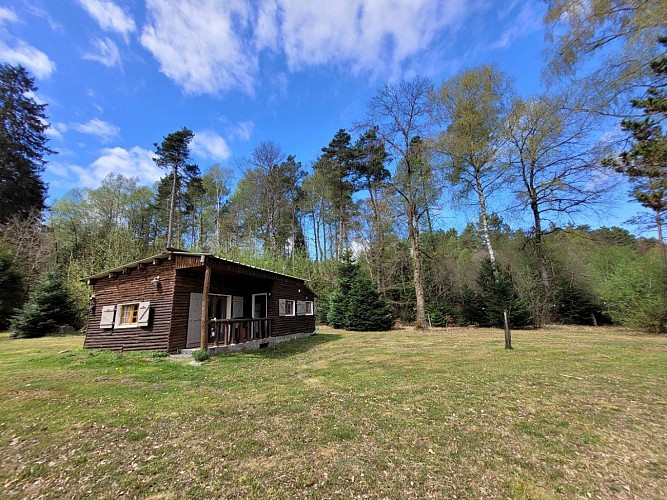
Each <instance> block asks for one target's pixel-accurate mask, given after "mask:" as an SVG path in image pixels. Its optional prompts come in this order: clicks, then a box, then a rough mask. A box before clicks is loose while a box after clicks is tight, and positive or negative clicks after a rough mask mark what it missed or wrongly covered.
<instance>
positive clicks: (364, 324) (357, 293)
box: [345, 269, 394, 332]
mask: <svg viewBox="0 0 667 500" xmlns="http://www.w3.org/2000/svg"><path fill="white" fill-rule="evenodd" d="M345 323H346V326H345V328H346V329H348V330H353V331H358V332H368V331H384V330H391V328H392V327H393V326H394V318H393V317H392V314H391V310H390V309H389V304H388V303H387V301H386V300H384V298H383V297H382V296H381V295H380V294H379V293H378V290H377V286H376V285H375V283H374V282H373V281H372V280H371V279H370V278H368V277H367V276H365V275H364V274H363V273H362V272H361V271H360V270H359V269H357V272H356V276H355V278H354V281H353V283H352V287H351V288H350V294H349V301H348V309H347V317H346V321H345Z"/></svg>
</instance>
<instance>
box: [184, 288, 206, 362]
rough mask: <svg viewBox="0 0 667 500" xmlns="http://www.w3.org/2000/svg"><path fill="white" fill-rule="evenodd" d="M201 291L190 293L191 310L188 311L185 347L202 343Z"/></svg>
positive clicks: (197, 345)
mask: <svg viewBox="0 0 667 500" xmlns="http://www.w3.org/2000/svg"><path fill="white" fill-rule="evenodd" d="M201 303H202V294H201V293H191V294H190V311H189V313H188V340H187V342H186V344H185V347H187V348H188V349H192V348H195V347H199V346H200V344H201Z"/></svg>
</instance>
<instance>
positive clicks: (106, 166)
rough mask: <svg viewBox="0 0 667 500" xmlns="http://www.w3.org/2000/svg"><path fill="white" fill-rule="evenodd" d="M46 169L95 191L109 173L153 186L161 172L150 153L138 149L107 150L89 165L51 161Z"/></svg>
mask: <svg viewBox="0 0 667 500" xmlns="http://www.w3.org/2000/svg"><path fill="white" fill-rule="evenodd" d="M47 170H48V172H49V173H50V174H52V175H55V176H57V177H61V178H66V179H70V180H72V183H75V184H76V185H78V186H80V187H89V188H95V187H98V186H99V185H100V183H101V182H102V180H104V178H105V177H106V176H107V175H109V174H110V173H114V174H121V175H123V176H125V177H136V178H137V179H138V180H139V183H140V184H152V183H154V182H156V181H158V180H159V179H160V177H162V176H163V174H164V172H163V171H162V170H161V169H160V168H159V167H158V166H157V165H156V164H155V162H154V161H153V152H152V151H149V150H147V149H144V148H141V147H139V146H134V147H133V148H131V149H129V150H127V149H124V148H121V147H115V148H106V149H103V150H102V154H101V155H100V156H99V157H98V158H97V159H96V160H95V161H93V162H92V163H91V164H90V165H89V166H87V167H82V166H79V165H71V164H63V163H57V162H50V163H49V164H48V167H47Z"/></svg>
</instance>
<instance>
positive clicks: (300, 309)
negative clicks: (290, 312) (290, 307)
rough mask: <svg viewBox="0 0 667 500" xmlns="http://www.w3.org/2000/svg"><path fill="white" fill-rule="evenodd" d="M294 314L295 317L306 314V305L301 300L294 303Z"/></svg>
mask: <svg viewBox="0 0 667 500" xmlns="http://www.w3.org/2000/svg"><path fill="white" fill-rule="evenodd" d="M296 314H297V316H303V315H304V314H306V303H305V302H304V301H302V300H297V301H296Z"/></svg>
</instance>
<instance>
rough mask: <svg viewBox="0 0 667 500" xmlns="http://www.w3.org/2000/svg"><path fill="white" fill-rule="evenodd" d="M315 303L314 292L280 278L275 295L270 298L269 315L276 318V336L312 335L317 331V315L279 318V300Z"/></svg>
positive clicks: (301, 284) (275, 285) (293, 281)
mask: <svg viewBox="0 0 667 500" xmlns="http://www.w3.org/2000/svg"><path fill="white" fill-rule="evenodd" d="M280 299H290V300H304V301H305V300H308V301H314V298H313V292H312V291H310V290H309V289H308V288H307V287H306V286H305V284H303V283H300V282H298V281H295V280H291V279H289V278H278V279H276V280H275V281H274V284H273V293H272V295H271V297H269V315H270V317H275V318H276V323H275V333H276V335H290V334H292V333H312V332H314V331H315V315H312V316H305V315H304V316H278V300H280Z"/></svg>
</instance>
